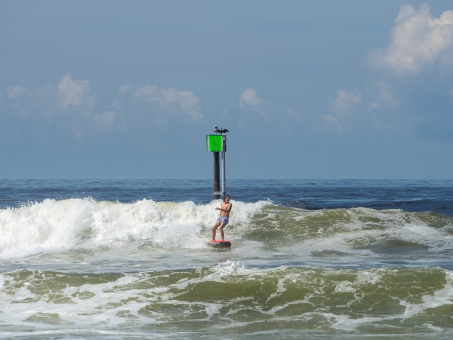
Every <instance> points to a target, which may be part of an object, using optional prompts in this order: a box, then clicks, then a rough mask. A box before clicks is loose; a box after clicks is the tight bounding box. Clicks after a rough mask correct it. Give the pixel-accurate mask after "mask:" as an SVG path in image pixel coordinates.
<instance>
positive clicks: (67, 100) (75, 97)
mask: <svg viewBox="0 0 453 340" xmlns="http://www.w3.org/2000/svg"><path fill="white" fill-rule="evenodd" d="M57 90H58V98H59V103H60V105H61V107H62V108H63V109H65V110H67V109H69V108H71V107H75V108H90V107H93V105H94V101H95V100H94V95H93V94H92V93H91V89H90V83H89V81H88V80H86V79H85V80H75V79H72V77H71V76H70V75H66V76H64V77H63V78H62V79H61V80H60V81H59V83H58V85H57Z"/></svg>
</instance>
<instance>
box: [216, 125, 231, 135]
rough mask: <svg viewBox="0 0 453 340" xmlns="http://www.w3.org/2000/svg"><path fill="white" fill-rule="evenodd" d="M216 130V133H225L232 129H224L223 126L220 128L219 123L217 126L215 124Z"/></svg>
mask: <svg viewBox="0 0 453 340" xmlns="http://www.w3.org/2000/svg"><path fill="white" fill-rule="evenodd" d="M214 132H215V133H222V134H224V133H227V132H230V131H228V130H227V129H222V128H220V129H219V128H218V127H217V125H216V126H214Z"/></svg>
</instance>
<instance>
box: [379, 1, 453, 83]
mask: <svg viewBox="0 0 453 340" xmlns="http://www.w3.org/2000/svg"><path fill="white" fill-rule="evenodd" d="M370 59H371V62H372V63H373V64H374V65H376V66H380V67H383V68H386V69H388V70H390V71H392V72H393V73H395V74H398V75H403V74H410V75H415V74H418V73H419V72H421V71H423V70H425V69H427V68H429V67H431V66H432V65H433V64H436V63H438V64H439V65H440V66H442V67H446V68H448V69H450V70H453V11H452V10H448V11H445V12H443V13H442V14H441V15H440V16H439V18H434V17H433V16H432V15H431V12H430V7H429V5H428V4H422V5H420V7H419V8H418V9H416V8H414V7H413V6H411V5H405V6H403V7H402V8H401V10H400V12H399V14H398V16H397V17H396V20H395V26H394V28H393V31H392V34H391V39H390V42H389V45H388V46H387V47H386V48H385V49H384V50H379V51H376V52H374V53H373V54H372V55H371V57H370Z"/></svg>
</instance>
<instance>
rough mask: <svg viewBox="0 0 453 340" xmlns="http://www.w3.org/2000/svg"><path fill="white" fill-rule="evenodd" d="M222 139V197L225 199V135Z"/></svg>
mask: <svg viewBox="0 0 453 340" xmlns="http://www.w3.org/2000/svg"><path fill="white" fill-rule="evenodd" d="M222 138H223V150H222V195H223V197H225V178H226V172H225V168H226V166H225V163H226V152H225V151H226V135H223V136H222Z"/></svg>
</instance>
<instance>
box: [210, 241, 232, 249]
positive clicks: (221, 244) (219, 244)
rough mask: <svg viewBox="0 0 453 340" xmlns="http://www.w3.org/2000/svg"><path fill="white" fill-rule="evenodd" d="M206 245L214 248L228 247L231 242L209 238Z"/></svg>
mask: <svg viewBox="0 0 453 340" xmlns="http://www.w3.org/2000/svg"><path fill="white" fill-rule="evenodd" d="M208 246H210V247H214V248H230V247H231V242H230V241H228V240H223V241H222V240H210V241H208Z"/></svg>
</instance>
